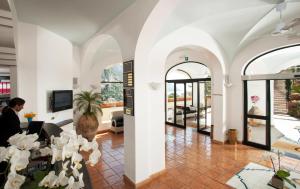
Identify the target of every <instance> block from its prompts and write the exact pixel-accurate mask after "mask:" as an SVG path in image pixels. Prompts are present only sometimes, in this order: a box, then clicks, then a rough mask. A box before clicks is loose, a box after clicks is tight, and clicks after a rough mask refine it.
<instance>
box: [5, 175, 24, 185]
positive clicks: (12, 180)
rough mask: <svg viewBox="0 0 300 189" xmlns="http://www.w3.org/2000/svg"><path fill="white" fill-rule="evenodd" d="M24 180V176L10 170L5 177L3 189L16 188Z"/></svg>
mask: <svg viewBox="0 0 300 189" xmlns="http://www.w3.org/2000/svg"><path fill="white" fill-rule="evenodd" d="M24 182H25V176H22V175H19V174H17V173H14V172H10V173H9V174H8V177H7V181H6V183H5V186H4V189H18V188H20V187H21V185H22V184H23V183H24Z"/></svg>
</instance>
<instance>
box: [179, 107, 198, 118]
mask: <svg viewBox="0 0 300 189" xmlns="http://www.w3.org/2000/svg"><path fill="white" fill-rule="evenodd" d="M184 110H185V113H186V117H195V115H196V114H197V108H196V107H194V106H188V107H180V109H179V108H178V107H177V111H176V116H180V115H183V114H184Z"/></svg>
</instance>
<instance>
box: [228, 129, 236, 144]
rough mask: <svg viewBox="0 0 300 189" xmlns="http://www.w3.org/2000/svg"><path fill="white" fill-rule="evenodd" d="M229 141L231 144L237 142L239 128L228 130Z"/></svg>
mask: <svg viewBox="0 0 300 189" xmlns="http://www.w3.org/2000/svg"><path fill="white" fill-rule="evenodd" d="M228 142H229V144H236V143H237V130H236V129H229V130H228Z"/></svg>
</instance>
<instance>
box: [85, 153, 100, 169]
mask: <svg viewBox="0 0 300 189" xmlns="http://www.w3.org/2000/svg"><path fill="white" fill-rule="evenodd" d="M100 156H101V152H100V150H99V149H96V150H94V151H93V152H92V153H91V154H90V156H89V160H88V163H89V164H90V165H91V166H94V165H95V164H96V163H97V162H98V161H99V158H100Z"/></svg>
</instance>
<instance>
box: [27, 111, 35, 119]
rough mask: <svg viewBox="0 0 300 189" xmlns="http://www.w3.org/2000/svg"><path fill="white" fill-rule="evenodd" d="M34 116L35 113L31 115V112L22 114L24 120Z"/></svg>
mask: <svg viewBox="0 0 300 189" xmlns="http://www.w3.org/2000/svg"><path fill="white" fill-rule="evenodd" d="M35 116H36V113H33V112H29V113H25V114H24V117H25V118H27V119H28V118H34V117H35Z"/></svg>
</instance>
